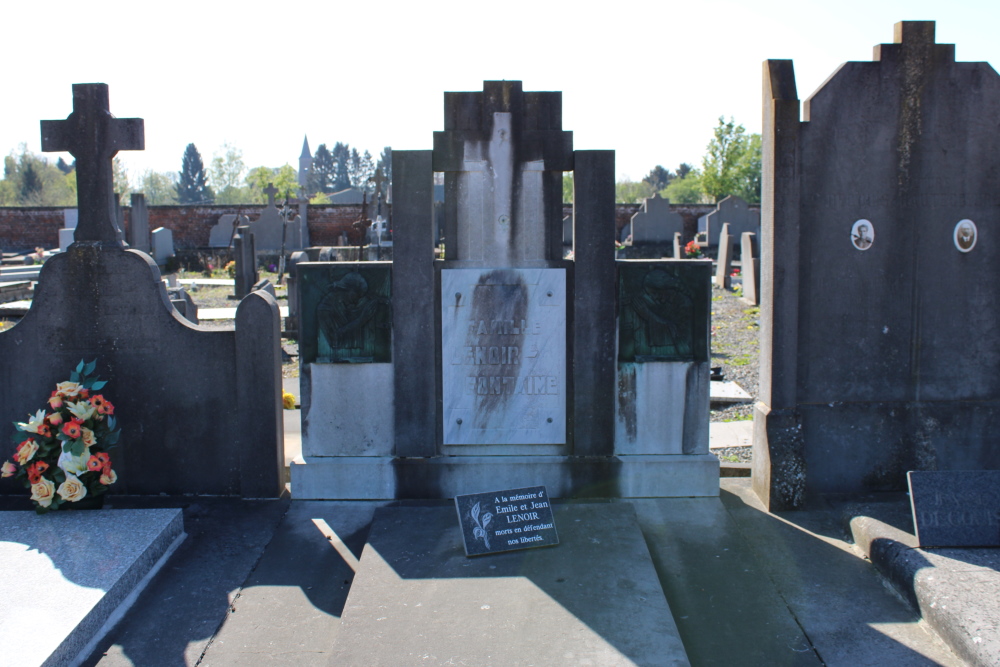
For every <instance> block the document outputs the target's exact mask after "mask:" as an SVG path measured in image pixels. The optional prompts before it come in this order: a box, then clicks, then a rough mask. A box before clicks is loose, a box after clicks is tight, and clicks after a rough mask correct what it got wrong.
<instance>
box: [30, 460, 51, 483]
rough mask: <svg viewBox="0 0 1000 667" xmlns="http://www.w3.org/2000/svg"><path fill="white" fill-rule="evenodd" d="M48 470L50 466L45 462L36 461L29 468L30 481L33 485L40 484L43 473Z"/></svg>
mask: <svg viewBox="0 0 1000 667" xmlns="http://www.w3.org/2000/svg"><path fill="white" fill-rule="evenodd" d="M48 469H49V464H48V463H46V462H45V461H35V462H34V463H32V464H31V465H30V466H28V481H29V482H30V483H32V484H38V482H39V481H41V479H42V473H43V472H45V471H46V470H48Z"/></svg>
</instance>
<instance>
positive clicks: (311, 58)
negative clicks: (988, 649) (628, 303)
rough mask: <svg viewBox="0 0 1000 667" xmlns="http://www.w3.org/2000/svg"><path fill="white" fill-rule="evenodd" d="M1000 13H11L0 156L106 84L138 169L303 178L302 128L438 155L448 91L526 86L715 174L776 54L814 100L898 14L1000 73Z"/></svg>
mask: <svg viewBox="0 0 1000 667" xmlns="http://www.w3.org/2000/svg"><path fill="white" fill-rule="evenodd" d="M998 18H1000V2H997V0H951V1H949V2H941V1H940V0H935V1H934V2H930V1H924V0H906V1H902V0H840V1H839V2H831V1H830V0H822V1H819V0H744V1H742V2H738V1H730V2H726V1H723V0H686V1H685V2H676V1H674V0H654V1H645V0H642V1H634V0H624V1H621V2H607V1H604V2H580V1H577V2H567V1H561V2H548V1H547V0H530V1H522V0H507V1H506V2H501V3H497V4H493V3H486V2H476V1H475V0H461V1H453V0H442V1H439V2H434V3H427V2H416V1H414V0H408V1H406V2H397V1H395V0H361V1H355V2H350V3H346V2H343V1H334V2H329V1H328V2H313V1H309V0H289V1H288V2H283V3H278V4H274V5H267V6H266V9H261V8H260V7H259V6H257V5H254V4H250V3H248V4H245V5H241V4H237V3H232V2H226V3H222V2H217V1H216V0H200V1H199V2H192V1H191V0H175V1H173V2H170V3H167V2H149V3H135V2H122V1H118V0H114V1H102V0H93V1H91V2H81V1H80V0H72V1H66V0H47V1H42V2H37V3H35V2H17V3H8V6H6V7H5V9H4V11H3V23H4V28H5V30H4V35H3V45H4V54H5V56H6V58H5V61H6V62H7V65H6V68H5V71H6V72H7V74H6V75H5V76H4V87H5V89H6V95H5V96H4V97H5V104H4V109H3V111H2V112H0V153H7V152H9V151H11V150H13V149H15V148H16V147H17V145H18V144H20V143H22V142H26V143H27V145H28V148H29V150H32V151H34V152H40V139H39V125H38V121H39V120H41V119H59V118H65V117H66V116H67V115H69V113H70V112H71V111H72V99H71V84H73V83H90V82H103V83H107V84H109V86H110V94H111V111H112V113H114V114H115V115H116V116H118V117H122V118H124V117H133V116H138V117H141V118H144V119H145V127H146V150H145V151H144V152H123V153H120V154H119V155H120V156H121V157H122V158H123V159H124V160H125V163H126V165H127V166H128V168H129V169H130V171H132V172H133V173H138V172H141V171H142V170H144V169H148V168H152V169H156V170H158V171H178V170H179V169H180V166H181V157H182V154H183V151H184V148H185V146H186V145H187V144H188V143H189V142H194V143H195V145H196V146H197V147H198V149H199V151H200V152H201V154H202V157H203V158H204V160H205V163H206V165H207V164H208V163H209V161H210V160H211V158H212V155H213V154H214V153H216V152H217V151H218V150H219V148H220V147H221V145H222V144H223V142H226V141H228V142H230V143H232V144H234V145H235V146H237V147H239V148H240V149H241V150H242V151H243V155H244V161H245V162H246V164H247V166H248V167H251V168H252V167H256V166H260V165H266V166H269V167H278V166H281V165H283V164H285V163H288V164H291V165H293V166H297V165H298V156H299V153H300V151H301V147H302V137H303V135H308V136H309V144H310V147H311V148H312V149H313V150H314V151H315V149H316V147H317V146H318V145H319V144H321V143H326V144H327V145H328V146H330V147H332V145H333V144H334V143H335V142H337V141H344V142H347V143H349V144H351V146H353V147H357V148H358V149H359V150H364V149H368V150H370V151H371V152H372V154H373V155H374V156H376V157H377V156H378V153H379V151H381V149H382V147H383V146H392V147H393V148H394V149H397V150H400V149H430V148H431V147H432V132H433V131H435V130H440V129H442V122H443V121H442V111H443V106H444V97H443V93H444V92H445V91H465V90H469V91H476V90H482V82H483V80H487V79H514V80H521V81H523V84H524V89H525V90H561V91H563V129H566V130H572V131H573V133H574V145H575V148H577V149H585V150H589V149H614V150H615V151H617V156H616V157H617V172H618V177H619V178H623V177H626V176H627V177H631V178H632V179H633V180H639V179H641V178H642V177H643V176H644V175H645V174H646V173H647V172H648V171H649V170H650V169H651V168H652V167H654V166H655V165H657V164H662V165H663V166H665V167H667V168H669V169H674V168H676V166H677V165H678V164H679V163H681V162H688V163H691V164H693V165H696V166H700V163H701V156H702V155H703V153H704V149H705V146H706V144H707V143H708V141H709V139H710V138H711V136H712V128H713V127H714V126H715V124H716V121H717V119H718V117H719V116H720V115H725V116H726V117H727V118H728V117H729V116H733V117H735V119H736V120H737V121H738V122H741V123H743V124H744V125H745V126H746V128H747V130H749V131H751V132H760V129H761V126H760V124H761V120H760V116H761V63H762V62H763V61H764V60H766V59H768V58H784V59H792V60H793V61H794V64H795V72H796V79H797V83H798V90H799V96H800V98H802V99H805V98H806V97H807V96H808V95H810V94H811V93H812V92H813V91H814V90H815V89H816V88H817V87H819V85H820V84H821V83H822V82H823V80H824V79H826V78H827V77H828V76H829V75H830V74H832V73H833V71H834V70H835V69H836V68H837V67H838V66H839V65H840V64H841V63H842V62H845V61H848V60H863V61H866V60H871V57H872V47H873V46H874V45H876V44H879V43H889V42H892V34H893V24H895V23H896V22H897V21H900V20H934V21H937V41H938V42H939V43H953V44H956V45H957V47H956V55H957V59H958V60H961V61H987V62H990V63H992V64H993V65H994V67H995V68H1000V40H997V39H996V28H997V24H998V20H997V19H998ZM64 155H65V154H64ZM56 157H57V156H56V155H53V157H52V159H53V160H54V159H55V158H56ZM65 157H67V158H68V157H69V156H65Z"/></svg>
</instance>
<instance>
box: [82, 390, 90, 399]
mask: <svg viewBox="0 0 1000 667" xmlns="http://www.w3.org/2000/svg"><path fill="white" fill-rule="evenodd" d="M88 396H90V390H89V389H81V390H80V398H87V397H88Z"/></svg>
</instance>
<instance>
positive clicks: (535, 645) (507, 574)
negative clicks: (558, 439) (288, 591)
mask: <svg viewBox="0 0 1000 667" xmlns="http://www.w3.org/2000/svg"><path fill="white" fill-rule="evenodd" d="M554 509H555V519H556V522H557V523H558V525H559V531H560V532H559V535H560V542H561V543H560V545H559V546H557V547H550V548H545V549H533V550H527V551H515V552H507V553H503V554H493V555H488V556H481V557H478V558H475V559H469V558H466V556H465V553H464V550H463V547H462V537H461V534H460V529H459V526H458V522H457V520H456V518H455V512H454V509H453V508H451V507H423V508H383V509H379V510H376V513H375V519H374V521H373V524H372V529H371V533H370V534H369V538H368V543H367V544H366V545H365V548H364V551H363V553H362V556H361V562H360V566H359V568H358V571H357V574H356V575H355V578H354V583H353V585H352V587H351V591H350V594H349V595H348V598H347V603H346V605H345V607H344V612H343V616H342V621H341V629H340V632H339V635H338V638H337V642H336V644H335V645H334V648H333V652H332V656H331V660H330V664H341V665H362V664H363V665H369V666H371V667H377V666H380V665H385V666H391V667H397V666H398V665H408V664H417V663H420V664H446V663H447V662H448V661H452V662H453V663H454V664H469V665H488V664H539V665H559V664H593V665H605V666H613V665H688V664H690V663H689V662H688V659H687V654H686V653H685V650H684V646H683V644H682V643H681V640H680V638H679V636H678V633H677V626H676V624H675V623H674V619H673V616H672V614H671V612H670V606H669V605H668V604H667V600H666V598H665V597H664V595H663V591H662V590H661V588H660V584H659V581H658V580H657V577H656V572H655V570H654V569H653V566H652V560H651V559H650V555H649V550H648V549H647V548H646V543H645V541H644V539H643V536H642V533H641V532H640V530H639V526H638V524H637V522H636V518H635V512H634V511H633V510H632V508H631V507H630V506H627V505H624V504H582V505H557V506H556V507H555V508H554ZM625 564H627V565H628V567H623V566H624V565H625Z"/></svg>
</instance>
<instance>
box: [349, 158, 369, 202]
mask: <svg viewBox="0 0 1000 667" xmlns="http://www.w3.org/2000/svg"><path fill="white" fill-rule="evenodd" d="M348 175H349V176H350V179H351V187H355V188H358V189H359V190H364V191H367V192H369V193H370V192H372V190H373V184H372V183H369V181H368V179H370V178H371V177H372V176H374V175H375V161H374V160H372V154H371V153H369V152H368V151H365V152H364V154H362V155H359V154H358V149H356V148H353V149H351V164H350V170H349V172H348Z"/></svg>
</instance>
